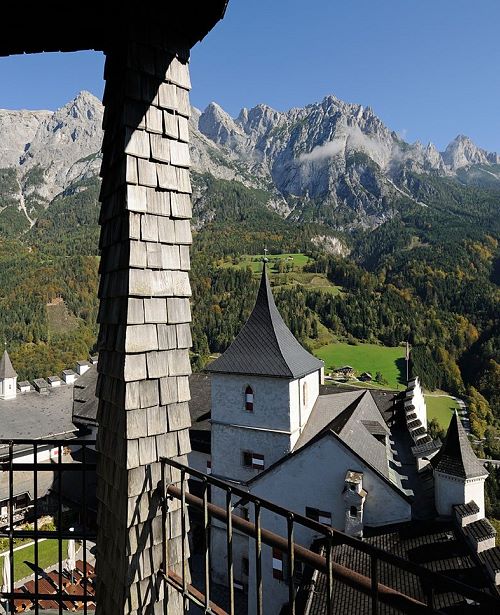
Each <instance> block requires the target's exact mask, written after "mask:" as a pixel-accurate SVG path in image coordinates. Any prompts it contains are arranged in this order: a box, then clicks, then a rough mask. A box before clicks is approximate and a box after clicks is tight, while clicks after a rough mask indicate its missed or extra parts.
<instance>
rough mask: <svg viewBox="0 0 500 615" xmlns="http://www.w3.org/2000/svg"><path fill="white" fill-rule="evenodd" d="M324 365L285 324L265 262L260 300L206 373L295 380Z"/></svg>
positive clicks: (258, 297)
mask: <svg viewBox="0 0 500 615" xmlns="http://www.w3.org/2000/svg"><path fill="white" fill-rule="evenodd" d="M323 365H324V364H323V361H320V360H319V359H317V358H316V357H314V356H313V355H312V354H310V353H309V352H307V350H305V349H304V348H303V347H302V346H301V345H300V344H299V342H298V341H297V340H296V339H295V337H294V336H293V334H292V332H291V331H290V330H289V329H288V327H287V326H286V325H285V323H284V321H283V319H282V318H281V315H280V313H279V312H278V308H277V307H276V304H275V303H274V298H273V293H272V291H271V286H270V284H269V279H268V277H267V272H266V265H265V263H264V268H263V270H262V278H261V281H260V287H259V292H258V294H257V300H256V302H255V306H254V308H253V311H252V313H251V314H250V317H249V318H248V320H247V322H246V323H245V326H244V327H243V329H242V330H241V331H240V333H239V334H238V335H237V336H236V338H235V340H234V341H233V343H232V344H231V346H229V348H228V349H227V350H226V352H224V353H223V354H222V355H221V356H220V357H219V358H218V359H216V360H215V361H214V362H213V363H211V364H210V365H208V366H207V368H206V370H207V371H208V372H212V373H224V374H247V375H253V376H273V377H275V378H291V379H295V378H300V377H302V376H305V375H306V374H310V373H311V372H314V371H317V370H318V369H320V368H321V367H323Z"/></svg>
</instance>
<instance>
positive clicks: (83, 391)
mask: <svg viewBox="0 0 500 615" xmlns="http://www.w3.org/2000/svg"><path fill="white" fill-rule="evenodd" d="M96 385H97V366H96V365H92V366H91V367H90V369H88V370H87V371H86V372H85V373H84V374H83V376H80V377H79V378H78V380H77V381H76V382H75V384H74V385H73V421H74V422H75V423H76V424H78V423H84V424H92V425H97V407H98V405H99V400H98V398H97V397H96V395H95V390H96Z"/></svg>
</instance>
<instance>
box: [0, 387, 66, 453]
mask: <svg viewBox="0 0 500 615" xmlns="http://www.w3.org/2000/svg"><path fill="white" fill-rule="evenodd" d="M44 382H45V381H44ZM72 398H73V390H72V387H70V386H64V387H57V388H55V389H53V388H49V389H48V393H46V394H44V395H40V394H39V393H37V392H35V391H32V392H30V393H24V394H23V395H18V396H17V397H16V398H15V399H10V400H9V401H2V404H1V417H2V421H1V424H0V438H2V439H5V440H7V439H12V440H15V439H33V440H36V439H45V438H61V439H64V438H66V437H73V434H74V432H75V431H76V427H75V426H74V425H73V423H72V422H71V403H72ZM4 449H8V444H0V456H1V455H2V452H3V450H4Z"/></svg>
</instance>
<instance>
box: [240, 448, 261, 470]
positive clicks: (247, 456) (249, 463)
mask: <svg viewBox="0 0 500 615" xmlns="http://www.w3.org/2000/svg"><path fill="white" fill-rule="evenodd" d="M241 456H242V464H243V465H244V466H245V467H247V468H254V469H255V470H263V469H264V455H261V454H260V453H252V452H250V451H243V452H242V454H241Z"/></svg>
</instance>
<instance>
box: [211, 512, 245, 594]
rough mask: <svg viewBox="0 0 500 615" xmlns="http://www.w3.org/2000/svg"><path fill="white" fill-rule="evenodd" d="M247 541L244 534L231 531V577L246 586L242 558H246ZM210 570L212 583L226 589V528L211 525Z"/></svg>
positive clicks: (214, 524)
mask: <svg viewBox="0 0 500 615" xmlns="http://www.w3.org/2000/svg"><path fill="white" fill-rule="evenodd" d="M248 543H249V539H248V537H247V536H245V534H240V533H239V532H237V531H234V530H233V551H232V552H233V577H234V580H235V581H239V582H240V583H243V585H244V586H246V585H248V577H247V575H246V574H244V573H243V558H244V557H248V551H249V546H248ZM211 552H212V558H211V569H212V581H214V582H215V583H220V584H221V585H224V586H225V587H227V585H228V580H227V579H228V577H227V536H226V526H221V525H220V524H216V523H213V524H212V529H211ZM215 554H216V556H215Z"/></svg>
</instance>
